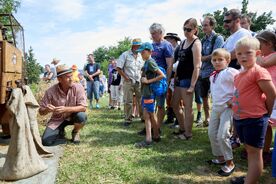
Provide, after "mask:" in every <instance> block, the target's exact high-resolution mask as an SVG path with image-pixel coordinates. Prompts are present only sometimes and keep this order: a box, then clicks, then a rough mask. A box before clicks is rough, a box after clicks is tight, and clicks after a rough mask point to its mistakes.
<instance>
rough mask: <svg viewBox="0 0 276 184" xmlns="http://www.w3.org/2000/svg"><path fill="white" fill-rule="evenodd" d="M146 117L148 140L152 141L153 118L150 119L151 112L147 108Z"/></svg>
mask: <svg viewBox="0 0 276 184" xmlns="http://www.w3.org/2000/svg"><path fill="white" fill-rule="evenodd" d="M143 113H144V117H145V125H146V141H147V142H151V141H152V135H151V122H150V121H151V119H150V113H149V112H147V110H146V108H144V111H143Z"/></svg>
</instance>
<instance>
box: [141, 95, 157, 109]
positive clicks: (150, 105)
mask: <svg viewBox="0 0 276 184" xmlns="http://www.w3.org/2000/svg"><path fill="white" fill-rule="evenodd" d="M154 106H155V100H154V97H153V96H151V97H142V107H143V109H146V110H147V112H151V113H153V112H154Z"/></svg>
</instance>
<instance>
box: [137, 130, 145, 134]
mask: <svg viewBox="0 0 276 184" xmlns="http://www.w3.org/2000/svg"><path fill="white" fill-rule="evenodd" d="M137 134H138V135H146V128H143V129H142V130H141V131H139V132H138V133H137Z"/></svg>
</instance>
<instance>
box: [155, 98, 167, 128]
mask: <svg viewBox="0 0 276 184" xmlns="http://www.w3.org/2000/svg"><path fill="white" fill-rule="evenodd" d="M165 100H166V95H162V96H160V97H158V98H157V100H156V102H157V113H156V114H157V127H158V128H159V129H160V127H161V124H162V123H163V120H164V117H165Z"/></svg>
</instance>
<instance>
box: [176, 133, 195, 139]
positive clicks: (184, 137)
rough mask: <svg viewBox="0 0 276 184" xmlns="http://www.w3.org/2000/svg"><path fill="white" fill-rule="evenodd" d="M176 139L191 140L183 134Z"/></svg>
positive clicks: (190, 137)
mask: <svg viewBox="0 0 276 184" xmlns="http://www.w3.org/2000/svg"><path fill="white" fill-rule="evenodd" d="M176 138H177V139H181V140H190V139H192V136H186V135H185V134H179V135H177V136H176Z"/></svg>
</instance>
